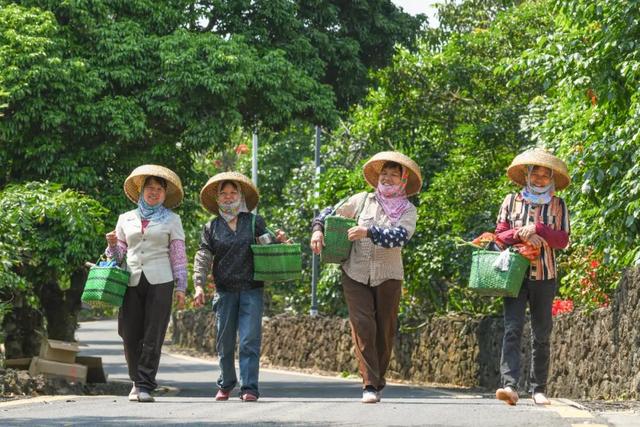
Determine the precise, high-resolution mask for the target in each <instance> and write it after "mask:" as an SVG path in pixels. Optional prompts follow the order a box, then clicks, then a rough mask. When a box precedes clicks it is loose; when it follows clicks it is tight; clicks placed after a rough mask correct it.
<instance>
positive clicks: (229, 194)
mask: <svg viewBox="0 0 640 427" xmlns="http://www.w3.org/2000/svg"><path fill="white" fill-rule="evenodd" d="M239 199H240V193H239V192H238V189H237V188H236V187H235V186H234V185H233V184H229V183H227V184H225V185H224V186H223V187H222V189H221V190H220V192H219V193H218V203H219V204H224V205H226V204H228V203H235V202H237V201H238V200H239Z"/></svg>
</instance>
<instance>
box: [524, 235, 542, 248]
mask: <svg viewBox="0 0 640 427" xmlns="http://www.w3.org/2000/svg"><path fill="white" fill-rule="evenodd" d="M526 241H527V242H529V243H530V244H531V246H533V247H534V248H539V247H540V246H542V245H543V244H545V243H547V241H546V240H544V238H542V237H540V236H538V235H537V234H533V235H531V236H529V237H528V238H527V240H526Z"/></svg>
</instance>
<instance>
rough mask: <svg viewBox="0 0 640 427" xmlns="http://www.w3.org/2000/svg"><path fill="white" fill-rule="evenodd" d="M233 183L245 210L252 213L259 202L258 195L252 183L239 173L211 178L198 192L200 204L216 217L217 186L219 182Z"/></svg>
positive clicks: (224, 173)
mask: <svg viewBox="0 0 640 427" xmlns="http://www.w3.org/2000/svg"><path fill="white" fill-rule="evenodd" d="M224 181H233V182H236V183H238V184H239V185H240V188H241V189H242V193H243V194H244V199H245V202H246V204H247V209H249V210H250V211H252V210H253V209H254V208H255V207H256V206H257V205H258V201H259V200H260V193H259V192H258V189H257V188H256V186H255V185H253V182H252V181H251V180H250V179H249V178H247V177H246V176H244V175H243V174H241V173H239V172H222V173H219V174H217V175H215V176H213V177H211V178H209V181H207V183H206V184H205V185H204V187H202V190H200V203H202V206H204V208H205V209H206V210H208V211H209V212H211V213H212V214H214V215H218V214H219V212H218V186H219V185H220V183H221V182H224Z"/></svg>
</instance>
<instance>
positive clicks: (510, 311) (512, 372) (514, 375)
mask: <svg viewBox="0 0 640 427" xmlns="http://www.w3.org/2000/svg"><path fill="white" fill-rule="evenodd" d="M555 294H556V281H555V279H550V280H529V279H525V280H524V282H523V283H522V287H521V288H520V293H519V294H518V296H517V297H516V298H504V338H503V340H502V356H501V359H500V374H501V375H502V384H503V386H504V387H511V388H513V389H514V390H517V386H518V381H519V380H520V342H521V339H522V330H523V328H524V321H525V311H526V309H527V302H528V303H529V311H530V313H531V374H530V378H529V383H530V385H531V389H530V390H529V391H530V392H532V393H538V392H541V393H544V392H545V390H546V387H547V378H548V376H549V349H550V345H549V337H550V336H551V329H552V327H553V320H552V316H551V306H552V304H553V298H554V297H555Z"/></svg>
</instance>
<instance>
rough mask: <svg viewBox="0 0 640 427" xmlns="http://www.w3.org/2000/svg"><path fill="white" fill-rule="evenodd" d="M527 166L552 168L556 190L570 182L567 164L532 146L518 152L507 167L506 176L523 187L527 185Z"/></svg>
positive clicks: (565, 186)
mask: <svg viewBox="0 0 640 427" xmlns="http://www.w3.org/2000/svg"><path fill="white" fill-rule="evenodd" d="M528 166H544V167H545V168H549V169H551V170H553V179H554V182H555V186H556V190H558V191H560V190H562V189H564V188H567V187H568V186H569V184H570V183H571V177H570V176H569V170H568V169H567V164H566V163H565V162H564V161H562V160H561V159H559V158H558V157H556V156H554V155H553V154H551V153H549V152H548V151H545V150H542V149H540V148H534V149H532V150H527V151H525V152H524V153H521V154H518V155H517V156H516V157H515V158H514V159H513V161H512V162H511V165H510V166H509V167H508V168H507V176H508V177H509V179H510V180H511V181H513V182H514V183H516V184H518V185H520V186H522V187H524V186H525V185H527V174H528Z"/></svg>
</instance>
